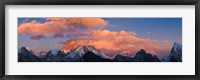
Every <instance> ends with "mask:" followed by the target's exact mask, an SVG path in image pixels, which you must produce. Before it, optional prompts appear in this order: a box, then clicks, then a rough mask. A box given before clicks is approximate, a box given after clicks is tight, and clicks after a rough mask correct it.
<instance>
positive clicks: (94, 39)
mask: <svg viewBox="0 0 200 80" xmlns="http://www.w3.org/2000/svg"><path fill="white" fill-rule="evenodd" d="M70 41H75V42H77V43H78V44H80V45H84V44H87V45H92V46H94V47H95V48H97V49H99V50H100V51H102V52H103V53H104V54H106V55H107V56H110V57H114V56H115V55H116V54H123V55H124V54H125V55H128V56H134V55H135V53H136V52H137V51H139V50H140V49H145V50H146V51H147V52H149V53H151V54H154V55H158V56H163V55H168V54H169V51H170V49H171V45H169V46H162V45H165V43H167V44H172V42H170V41H169V42H167V41H161V40H151V39H144V38H139V37H137V36H136V33H135V32H126V31H120V32H115V31H109V30H102V31H101V30H97V31H93V32H91V33H89V34H88V35H87V37H85V38H76V39H72V40H68V41H66V42H62V44H64V45H65V44H66V43H67V42H70ZM157 44H159V45H157ZM160 53H162V54H160Z"/></svg>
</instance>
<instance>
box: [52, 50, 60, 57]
mask: <svg viewBox="0 0 200 80" xmlns="http://www.w3.org/2000/svg"><path fill="white" fill-rule="evenodd" d="M58 51H59V50H58V49H52V50H50V53H51V54H53V55H54V56H55V55H57V54H58Z"/></svg>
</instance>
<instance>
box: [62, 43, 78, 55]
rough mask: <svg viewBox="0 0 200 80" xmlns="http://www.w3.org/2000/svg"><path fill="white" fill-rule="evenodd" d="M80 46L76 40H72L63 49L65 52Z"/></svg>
mask: <svg viewBox="0 0 200 80" xmlns="http://www.w3.org/2000/svg"><path fill="white" fill-rule="evenodd" d="M78 47H80V45H78V44H77V43H76V42H75V41H71V42H69V43H67V44H66V45H65V46H64V47H63V48H62V49H61V50H62V51H63V52H65V53H68V52H70V51H73V50H75V49H76V48H78Z"/></svg>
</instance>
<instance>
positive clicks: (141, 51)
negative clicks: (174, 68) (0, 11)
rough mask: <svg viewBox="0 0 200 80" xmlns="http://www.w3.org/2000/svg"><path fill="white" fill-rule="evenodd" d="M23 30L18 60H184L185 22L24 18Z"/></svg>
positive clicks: (21, 23)
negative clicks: (183, 25)
mask: <svg viewBox="0 0 200 80" xmlns="http://www.w3.org/2000/svg"><path fill="white" fill-rule="evenodd" d="M17 27H18V28H17V30H18V31H17V35H18V47H17V48H18V53H17V54H18V62H182V18H117V17H116V18H104V17H102V18H98V17H94V18H93V17H84V18H83V17H80V18H79V17H37V18H33V17H23V18H18V26H17ZM15 54H16V53H15Z"/></svg>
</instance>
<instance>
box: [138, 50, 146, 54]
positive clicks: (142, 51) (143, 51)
mask: <svg viewBox="0 0 200 80" xmlns="http://www.w3.org/2000/svg"><path fill="white" fill-rule="evenodd" d="M137 53H146V51H145V50H144V49H140V50H139V51H138V52H137Z"/></svg>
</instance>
